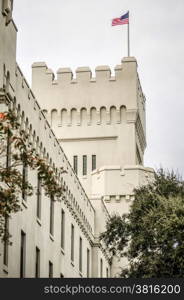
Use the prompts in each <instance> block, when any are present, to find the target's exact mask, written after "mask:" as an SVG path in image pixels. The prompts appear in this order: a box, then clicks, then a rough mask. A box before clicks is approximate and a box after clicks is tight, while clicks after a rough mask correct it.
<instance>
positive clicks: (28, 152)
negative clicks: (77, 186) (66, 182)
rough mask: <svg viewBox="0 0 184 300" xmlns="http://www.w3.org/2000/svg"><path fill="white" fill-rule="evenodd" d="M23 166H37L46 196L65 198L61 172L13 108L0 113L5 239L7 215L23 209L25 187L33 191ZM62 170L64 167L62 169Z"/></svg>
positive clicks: (0, 209)
mask: <svg viewBox="0 0 184 300" xmlns="http://www.w3.org/2000/svg"><path fill="white" fill-rule="evenodd" d="M8 149H9V150H8ZM8 156H9V163H8V164H7V158H8ZM23 166H27V167H29V168H30V169H32V170H37V172H38V176H39V177H40V179H41V184H42V186H43V188H44V190H45V195H46V196H48V197H50V198H51V199H53V200H62V199H63V193H64V188H63V186H62V184H61V182H60V180H59V176H58V173H57V172H56V171H55V170H54V169H53V168H52V167H51V166H50V165H49V164H48V163H47V162H46V161H45V160H44V159H42V158H40V157H39V155H38V154H37V153H36V150H35V149H34V147H33V145H32V144H31V143H29V136H28V135H27V134H26V131H24V130H21V128H20V124H19V123H18V121H17V117H16V115H15V114H14V112H13V111H11V110H9V111H8V112H5V113H0V237H1V238H2V240H3V241H5V240H6V239H7V236H8V234H7V232H5V231H6V230H5V219H6V218H9V217H10V216H11V214H12V213H16V212H18V211H20V210H22V205H21V201H20V199H21V197H20V195H21V194H22V191H24V194H25V195H26V196H31V195H32V194H33V186H32V185H31V183H30V182H29V181H28V180H26V179H25V178H24V179H23V174H22V168H23ZM63 172H64V170H63V169H62V168H61V169H60V173H63Z"/></svg>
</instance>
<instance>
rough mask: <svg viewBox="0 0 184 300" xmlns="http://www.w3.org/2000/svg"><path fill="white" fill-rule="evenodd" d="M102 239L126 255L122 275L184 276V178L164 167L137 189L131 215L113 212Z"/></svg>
mask: <svg viewBox="0 0 184 300" xmlns="http://www.w3.org/2000/svg"><path fill="white" fill-rule="evenodd" d="M101 239H102V240H103V241H104V242H105V244H106V245H107V247H108V249H109V251H110V252H111V253H112V254H113V255H114V254H116V255H119V256H123V257H126V258H127V259H128V262H129V267H128V268H124V269H122V273H121V276H122V277H136V278H142V277H155V278H158V277H183V276H184V182H183V181H182V179H181V178H179V176H177V175H176V174H174V172H171V173H169V172H164V170H163V169H160V170H159V171H158V172H157V173H155V180H154V181H153V182H152V183H150V184H148V185H146V186H142V187H140V188H138V189H135V200H134V202H133V204H132V206H131V209H130V213H129V214H127V215H123V216H122V217H120V216H113V217H112V218H111V219H110V220H109V222H108V223H107V227H106V231H105V232H104V233H103V234H102V235H101Z"/></svg>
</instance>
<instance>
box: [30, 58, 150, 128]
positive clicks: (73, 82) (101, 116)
mask: <svg viewBox="0 0 184 300" xmlns="http://www.w3.org/2000/svg"><path fill="white" fill-rule="evenodd" d="M114 72H115V75H114V76H112V75H111V74H112V72H111V69H110V68H109V66H98V67H96V69H95V75H96V76H95V77H92V72H91V70H90V68H89V67H80V68H77V70H76V73H75V74H73V72H72V70H71V69H70V68H60V69H59V70H58V72H57V75H56V76H55V75H54V73H53V72H52V70H51V69H49V68H48V67H47V65H46V64H45V63H44V62H39V63H34V64H33V65H32V87H33V91H34V93H35V94H36V96H37V98H38V101H39V103H40V104H41V106H42V108H43V110H44V111H45V112H47V116H48V119H49V120H50V122H51V123H52V124H53V120H54V122H56V123H57V125H63V124H65V125H68V126H70V125H71V124H74V123H77V124H78V125H80V124H82V123H87V124H88V125H90V124H92V123H93V124H95V123H97V124H102V123H106V124H112V123H113V122H116V123H121V121H122V115H121V114H123V111H124V108H126V111H127V117H126V119H127V121H128V122H129V121H132V122H136V114H137V112H138V110H139V96H140V89H141V87H140V84H139V78H138V73H137V62H136V59H135V58H134V57H126V58H124V59H122V63H121V64H120V65H117V66H116V67H115V69H114ZM142 101H145V98H144V99H143V100H142ZM133 114H134V115H133ZM74 119H75V120H74ZM142 121H143V122H144V119H143V118H142V114H141V122H142ZM142 126H143V128H144V124H142Z"/></svg>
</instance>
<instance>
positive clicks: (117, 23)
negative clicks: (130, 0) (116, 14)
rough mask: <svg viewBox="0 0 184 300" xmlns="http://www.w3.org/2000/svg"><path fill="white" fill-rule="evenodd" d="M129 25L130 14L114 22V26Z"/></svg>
mask: <svg viewBox="0 0 184 300" xmlns="http://www.w3.org/2000/svg"><path fill="white" fill-rule="evenodd" d="M128 23H129V12H127V13H126V14H124V15H122V16H121V17H120V18H115V19H113V20H112V26H116V25H124V24H128Z"/></svg>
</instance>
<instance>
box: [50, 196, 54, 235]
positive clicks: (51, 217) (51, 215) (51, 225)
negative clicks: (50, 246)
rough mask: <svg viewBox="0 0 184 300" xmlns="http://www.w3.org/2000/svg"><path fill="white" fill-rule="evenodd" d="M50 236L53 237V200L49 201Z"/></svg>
mask: <svg viewBox="0 0 184 300" xmlns="http://www.w3.org/2000/svg"><path fill="white" fill-rule="evenodd" d="M50 234H51V235H54V198H53V197H51V199H50Z"/></svg>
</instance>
